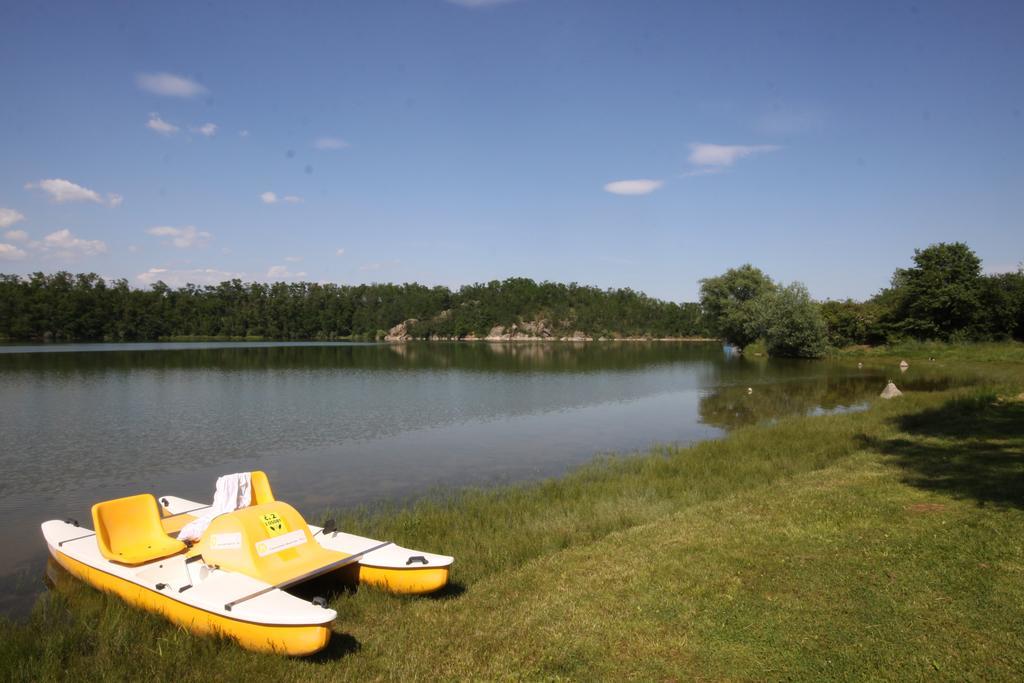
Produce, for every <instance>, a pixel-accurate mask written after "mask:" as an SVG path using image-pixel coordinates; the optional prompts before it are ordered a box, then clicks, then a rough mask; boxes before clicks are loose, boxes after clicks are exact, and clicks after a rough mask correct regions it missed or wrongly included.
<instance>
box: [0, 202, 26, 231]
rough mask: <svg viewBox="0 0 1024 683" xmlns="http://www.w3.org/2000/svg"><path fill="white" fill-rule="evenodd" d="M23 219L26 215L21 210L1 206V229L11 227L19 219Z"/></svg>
mask: <svg viewBox="0 0 1024 683" xmlns="http://www.w3.org/2000/svg"><path fill="white" fill-rule="evenodd" d="M23 220H25V216H24V215H23V214H22V213H21V212H20V211H15V210H14V209H5V208H2V207H0V230H3V229H4V228H9V227H11V226H12V225H14V224H15V223H17V222H18V221H23Z"/></svg>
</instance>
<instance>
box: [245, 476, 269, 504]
mask: <svg viewBox="0 0 1024 683" xmlns="http://www.w3.org/2000/svg"><path fill="white" fill-rule="evenodd" d="M249 481H250V483H251V485H252V504H253V505H263V504H264V503H273V502H274V492H273V491H271V490H270V480H269V479H267V473H266V472H264V471H263V470H253V471H252V472H251V473H250V474H249Z"/></svg>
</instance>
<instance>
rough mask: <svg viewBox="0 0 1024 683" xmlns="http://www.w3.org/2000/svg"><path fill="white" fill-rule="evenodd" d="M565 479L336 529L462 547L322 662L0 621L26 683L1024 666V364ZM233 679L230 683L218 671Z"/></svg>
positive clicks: (146, 631) (891, 673) (60, 600)
mask: <svg viewBox="0 0 1024 683" xmlns="http://www.w3.org/2000/svg"><path fill="white" fill-rule="evenodd" d="M977 372H978V374H979V376H980V382H981V383H980V384H979V385H978V386H975V387H971V388H959V389H951V390H945V391H939V392H933V393H923V392H922V393H909V394H907V395H905V396H904V397H902V398H900V399H897V400H894V401H890V402H884V401H880V400H879V401H874V402H872V403H871V405H870V406H869V408H868V410H866V411H865V412H861V413H847V414H841V415H829V416H819V417H801V418H783V419H780V420H778V421H777V422H775V423H774V424H770V425H765V424H762V425H757V426H752V427H744V428H741V429H737V430H736V431H734V432H732V433H731V434H730V435H729V436H727V437H725V438H724V439H722V440H718V441H710V442H704V443H701V444H698V445H696V446H693V447H691V448H673V447H666V448H661V449H656V450H654V451H652V452H651V453H649V454H648V455H646V456H641V457H632V458H609V459H604V460H602V461H600V462H596V463H594V464H592V465H589V466H585V467H583V468H581V469H579V470H577V471H575V472H573V473H572V474H570V475H568V476H566V477H564V478H561V479H557V480H549V481H545V482H543V483H540V484H528V485H521V486H515V487H509V488H501V489H488V490H472V491H465V492H461V493H453V494H451V495H449V496H447V497H436V498H434V499H431V500H424V501H420V502H419V503H417V504H415V505H413V506H411V507H407V508H401V509H391V510H384V509H378V510H375V511H366V512H363V513H350V514H347V515H337V518H338V520H339V523H340V525H341V526H343V527H347V528H350V529H352V530H354V531H356V532H364V533H370V532H372V533H373V534H375V535H376V536H377V537H382V536H383V537H387V538H391V539H393V540H395V541H396V542H399V543H403V544H413V545H414V546H415V545H416V544H419V545H421V546H424V547H428V546H429V547H437V548H438V549H443V550H445V551H446V552H450V553H451V554H454V555H456V557H457V558H458V563H457V565H456V571H455V575H454V581H455V584H454V586H453V587H452V589H451V590H450V591H448V592H447V593H446V594H444V595H441V596H438V597H436V598H434V599H427V600H409V599H401V598H394V597H392V596H388V595H385V594H382V593H378V592H375V591H359V592H358V593H355V594H351V595H350V594H345V593H341V594H338V595H335V596H334V597H333V599H332V607H334V608H335V609H337V610H338V611H339V619H338V621H337V622H336V629H337V633H336V635H335V639H334V643H333V644H332V646H331V648H329V650H328V651H327V652H326V653H325V654H324V655H323V656H322V657H320V658H317V659H314V660H285V659H280V658H274V657H266V656H260V655H254V654H252V653H247V652H243V651H241V650H239V649H238V648H236V647H235V646H233V645H232V644H230V643H226V642H218V641H214V640H208V639H197V638H194V637H192V636H189V635H188V634H186V633H184V632H181V631H179V630H176V629H174V628H173V627H170V626H168V625H167V624H165V623H164V622H163V621H162V620H160V619H157V618H154V617H151V616H149V615H146V614H143V613H139V612H135V611H133V610H130V609H128V608H126V607H124V606H123V605H121V604H120V603H119V602H118V601H116V600H113V599H110V598H106V597H104V596H102V595H99V594H97V593H95V592H94V591H91V590H90V589H87V588H84V587H82V586H80V585H78V584H75V583H71V584H70V585H68V586H65V588H64V589H63V590H62V591H58V592H54V593H52V594H50V595H47V596H45V597H44V598H43V599H42V600H41V601H40V603H39V604H38V605H37V608H36V611H35V613H34V615H33V617H32V619H31V620H30V621H29V622H28V623H27V624H23V625H13V624H9V623H8V624H4V625H3V626H2V627H0V661H2V662H3V673H4V675H5V677H7V678H11V679H15V680H40V679H58V678H66V677H73V676H83V677H84V676H92V677H95V676H100V677H108V678H136V677H154V678H157V679H165V678H170V677H174V678H176V679H181V678H184V680H191V679H193V678H194V679H199V678H204V679H209V678H210V677H216V678H219V679H223V678H225V677H227V678H228V679H243V678H252V677H254V676H260V677H264V678H267V677H269V678H274V679H282V680H300V679H301V680H310V679H313V680H316V679H328V678H334V677H341V676H344V677H356V676H366V677H369V678H408V679H425V678H432V679H436V678H438V677H441V678H500V677H521V678H557V677H563V678H584V677H608V678H611V677H616V678H617V677H625V676H633V677H640V678H653V677H660V678H664V677H678V678H782V677H788V678H795V679H820V678H822V677H850V678H887V677H898V678H923V677H927V676H931V675H934V674H935V672H936V671H938V672H941V673H942V674H943V675H946V676H948V677H955V678H965V677H966V678H970V677H972V676H974V677H977V676H980V675H984V676H986V677H987V678H995V679H998V678H1004V679H1010V678H1012V677H1013V675H1014V673H1015V672H1019V671H1020V670H1022V668H1024V661H1022V659H1021V655H1020V652H1022V651H1024V648H1021V645H1022V643H1021V635H1020V634H1019V629H1017V628H1016V627H1015V624H1019V623H1021V619H1022V617H1024V614H1022V610H1021V607H1020V605H1024V587H1022V585H1021V584H1022V582H1020V580H1019V577H1020V575H1021V572H1022V571H1024V550H1022V548H1021V544H1020V542H1019V540H1016V539H1020V538H1022V535H1021V532H1022V531H1024V514H1022V510H1021V508H1022V506H1024V496H1022V491H1021V477H1022V474H1024V472H1022V460H1024V441H1022V434H1021V424H1024V403H1022V402H1021V401H1020V400H1018V399H1017V398H1016V397H1017V396H1018V394H1019V393H1020V392H1021V390H1022V389H1024V366H1022V365H1020V364H1015V365H1009V366H1007V365H1004V364H991V365H982V366H979V367H978V368H977ZM226 672H227V673H226Z"/></svg>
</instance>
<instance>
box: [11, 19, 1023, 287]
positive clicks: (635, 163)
mask: <svg viewBox="0 0 1024 683" xmlns="http://www.w3.org/2000/svg"><path fill="white" fill-rule="evenodd" d="M157 7H158V6H156V5H150V4H147V3H133V2H108V3H81V2H48V3H4V4H3V6H2V7H0V84H2V85H0V88H2V92H3V106H0V272H8V273H28V272H32V271H36V270H43V271H47V272H52V271H54V270H57V269H68V270H72V271H74V272H80V271H93V272H97V273H100V274H101V275H104V276H106V277H124V278H127V279H128V280H129V281H130V282H131V283H132V284H133V285H136V286H146V285H147V284H148V283H151V282H153V281H155V280H157V279H163V280H164V281H166V282H168V283H169V284H173V285H178V284H181V283H182V282H184V281H193V282H198V283H207V282H214V281H219V280H221V279H225V278H228V277H242V278H243V279H246V280H277V279H295V278H301V279H307V280H315V281H325V282H326V281H330V282H340V283H357V282H370V281H381V282H382V281H396V282H403V281H419V282H423V283H426V284H444V285H449V286H458V285H460V284H464V283H469V282H475V281H486V280H490V279H495V278H504V277H509V276H527V277H532V278H535V279H550V280H557V281H566V282H568V281H578V282H581V283H587V284H594V285H598V286H601V287H625V286H628V287H632V288H634V289H638V290H642V291H645V292H647V293H649V294H651V295H654V296H658V297H661V298H666V299H672V300H677V301H678V300H693V299H694V298H695V297H696V293H697V288H698V284H697V281H698V280H699V279H700V278H701V277H706V276H709V275H715V274H718V273H720V272H722V271H723V270H725V269H726V268H729V267H731V266H735V265H739V264H742V263H745V262H751V263H753V264H755V265H757V266H759V267H761V268H762V269H764V270H765V271H767V272H768V273H769V274H770V275H772V276H773V277H774V278H776V279H778V280H782V281H786V282H789V281H792V280H799V281H802V282H804V283H805V284H807V286H808V287H809V288H810V290H811V292H812V294H813V295H814V296H816V297H819V298H826V297H829V298H843V297H846V296H852V297H855V298H863V297H867V296H870V295H871V294H873V293H874V292H875V291H877V290H878V289H879V288H880V287H883V286H885V285H886V284H887V282H888V278H889V276H890V275H891V273H892V271H893V270H894V269H895V268H897V267H902V266H906V265H907V264H908V263H909V262H910V259H911V257H912V254H913V250H914V248H915V247H924V246H927V245H928V244H930V243H933V242H938V241H952V240H963V241H966V242H967V243H968V244H970V245H971V246H972V247H973V248H974V249H975V250H976V251H977V252H978V254H979V255H980V256H981V257H982V259H983V261H984V264H985V267H986V269H987V270H990V271H999V270H1010V269H1016V267H1017V264H1018V263H1019V262H1021V261H1022V260H1024V221H1022V216H1024V164H1022V159H1024V41H1022V40H1020V34H1021V31H1022V29H1024V3H1020V2H1007V3H999V2H986V3H963V2H961V3H943V2H920V3H916V4H914V3H906V4H904V3H893V2H880V3H871V2H850V3H845V4H844V3H832V2H829V3H821V2H807V3H763V2H708V3H703V4H697V3H685V2H676V1H675V0H665V1H653V0H652V1H646V0H621V1H611V0H505V1H503V2H493V1H490V2H489V1H487V0H462V1H458V2H457V1H453V0H406V1H404V2H403V1H400V0H394V1H392V0H372V1H370V0H367V1H364V2H330V3H328V2H323V3H312V2H309V3H282V2H246V3H217V2H214V3H206V2H203V3H189V2H178V3H173V4H172V5H163V6H159V9H156V8H157Z"/></svg>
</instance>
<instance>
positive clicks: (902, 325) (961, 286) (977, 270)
mask: <svg viewBox="0 0 1024 683" xmlns="http://www.w3.org/2000/svg"><path fill="white" fill-rule="evenodd" d="M983 284H984V283H983V281H982V276H981V259H979V258H978V256H977V255H976V254H975V253H974V252H973V251H972V250H971V248H970V247H968V246H967V245H966V244H964V243H963V242H953V243H948V244H947V243H945V242H941V243H939V244H933V245H931V246H930V247H928V248H926V249H915V250H914V267H913V268H906V269H901V270H897V271H896V273H895V275H893V290H894V291H895V294H896V307H895V310H894V311H893V313H894V316H895V319H896V321H897V326H898V328H899V329H900V330H901V331H902V332H903V333H905V334H907V335H909V336H912V337H916V338H918V339H944V340H948V339H949V338H950V337H952V336H954V335H957V336H973V335H974V333H975V332H976V325H977V323H978V322H979V321H980V320H981V319H982V313H983V312H982V309H981V299H982V291H983Z"/></svg>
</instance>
